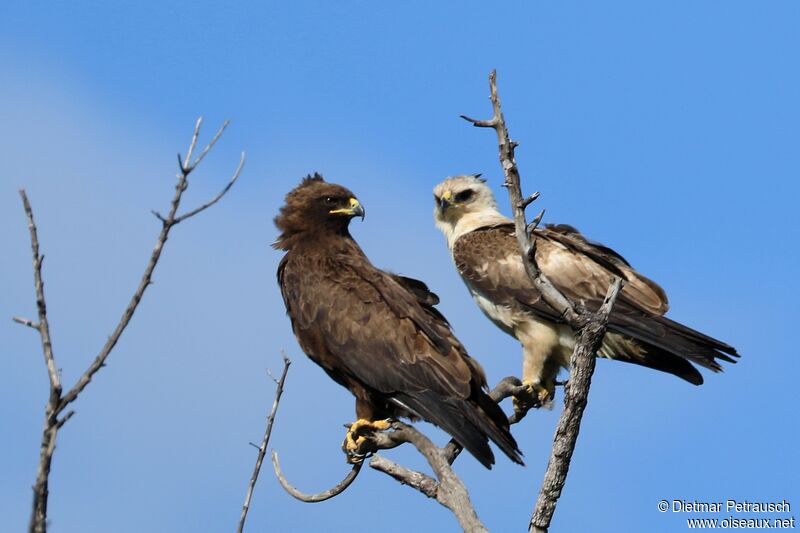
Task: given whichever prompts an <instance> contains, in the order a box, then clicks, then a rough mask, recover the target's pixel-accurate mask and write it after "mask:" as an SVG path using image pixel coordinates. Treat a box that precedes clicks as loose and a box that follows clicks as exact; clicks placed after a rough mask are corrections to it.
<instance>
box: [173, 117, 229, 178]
mask: <svg viewBox="0 0 800 533" xmlns="http://www.w3.org/2000/svg"><path fill="white" fill-rule="evenodd" d="M202 120H203V118H202V117H201V118H199V119H198V120H197V126H196V127H195V136H196V135H197V132H198V131H199V129H200V123H201V122H202ZM230 123H231V122H230V121H229V120H226V121H225V122H223V123H222V126H220V128H219V129H218V130H217V133H216V134H214V137H213V138H212V139H211V142H210V143H208V144H207V145H206V147H205V148H203V151H202V152H200V155H199V156H197V159H195V160H194V163H192V164H191V165H190V166H189V167H188V168H186V173H187V174H188V173H189V172H191V171H192V170H194V169H195V168H197V165H199V164H200V161H202V160H203V159H204V158H205V157H206V155H208V152H210V151H211V149H212V148H214V145H215V144H217V141H218V140H219V138H220V137H222V133H223V132H224V131H225V128H227V127H228V124H230ZM196 140H197V139H196V138H195V139H193V142H192V146H191V147H190V150H193V149H194V145H195V142H196ZM191 155H192V154H191V153H187V154H186V164H189V162H190V160H191ZM184 168H185V167H184Z"/></svg>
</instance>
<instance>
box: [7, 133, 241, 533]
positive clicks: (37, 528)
mask: <svg viewBox="0 0 800 533" xmlns="http://www.w3.org/2000/svg"><path fill="white" fill-rule="evenodd" d="M201 124H202V119H198V121H197V123H196V124H195V129H194V133H193V135H192V141H191V143H190V145H189V150H188V151H187V157H186V160H187V161H189V160H190V159H191V155H192V152H193V151H194V149H195V146H196V144H197V139H198V137H199V135H200V125H201ZM225 126H227V122H226V123H225V124H224V125H223V127H222V128H220V130H219V131H218V132H217V134H216V135H215V136H214V138H213V139H212V141H211V142H210V143H209V144H208V145H207V146H206V148H205V149H204V150H203V152H202V153H201V155H200V157H198V158H197V159H196V160H195V162H194V163H193V164H192V165H191V166H185V165H184V164H183V162H181V164H180V169H179V173H178V183H177V184H176V186H175V194H174V196H173V198H172V202H171V204H170V210H169V214H168V215H167V216H166V217H164V216H162V215H160V214H158V213H155V212H154V214H155V215H156V216H157V217H158V219H159V220H160V221H161V232H160V233H159V236H158V239H157V240H156V245H155V247H154V248H153V251H152V253H151V254H150V260H149V262H148V263H147V266H146V267H145V271H144V274H143V275H142V278H141V280H140V282H139V286H138V287H137V288H136V290H135V291H134V293H133V296H132V298H131V300H130V302H129V303H128V306H127V307H126V308H125V311H124V312H123V314H122V318H120V320H119V322H118V323H117V326H116V327H115V328H114V331H113V332H112V334H111V335H110V336H109V337H108V340H107V341H106V343H105V344H104V345H103V347H102V348H101V350H100V353H98V355H97V356H96V357H95V359H94V361H92V363H91V364H90V365H89V367H88V368H87V369H86V371H85V372H84V373H83V374H82V375H81V376H80V377H79V378H78V380H77V381H76V383H75V384H74V385H73V386H72V388H70V389H69V390H68V391H67V393H66V394H63V395H62V385H61V378H60V376H59V372H58V369H57V366H56V362H55V356H54V355H53V346H52V341H51V338H50V326H49V323H48V321H47V306H46V303H45V297H44V282H43V281H42V262H43V261H44V256H43V255H41V254H40V253H39V237H38V232H37V229H36V224H35V223H34V219H33V210H32V208H31V205H30V202H29V201H28V196H27V194H26V193H25V191H24V190H22V191H20V196H21V198H22V204H23V207H24V209H25V215H26V217H27V219H28V229H29V232H30V239H31V251H32V254H33V273H34V285H35V290H36V307H37V310H38V318H39V320H38V322H33V321H32V320H29V319H25V318H20V317H14V319H13V320H14V321H15V322H17V323H19V324H22V325H24V326H27V327H30V328H33V329H35V330H37V331H38V332H39V335H40V337H41V340H42V353H43V354H44V359H45V365H46V367H47V374H48V377H49V380H50V395H49V399H48V402H47V406H46V408H45V421H44V429H43V431H42V443H41V450H40V454H39V464H38V467H37V474H36V482H35V484H34V486H33V506H32V514H31V521H30V526H29V530H30V531H31V532H32V533H44V532H45V531H46V529H47V500H48V496H49V489H48V485H49V477H50V469H51V465H52V460H53V453H54V451H55V447H56V439H57V436H58V430H59V429H61V427H63V425H64V424H65V423H66V422H67V421H68V420H69V419H70V418H71V417H72V415H73V414H74V411H71V410H70V411H67V412H66V413H65V414H64V415H63V416H61V417H60V418H59V415H60V414H61V413H62V412H64V410H65V409H66V408H67V407H68V406H69V405H70V404H71V403H72V402H74V401H75V400H76V399H77V398H78V396H79V395H80V393H81V392H82V391H83V390H84V389H85V388H86V387H87V385H89V383H90V382H91V380H92V378H93V377H94V375H95V374H96V373H97V372H98V371H99V370H100V369H101V368H103V367H104V366H105V364H106V360H107V359H108V356H109V355H110V354H111V351H112V350H113V349H114V346H116V344H117V341H119V338H120V336H121V335H122V332H123V331H125V328H127V326H128V324H129V323H130V321H131V318H132V317H133V314H134V312H135V311H136V309H137V307H138V306H139V302H141V300H142V297H143V296H144V293H145V291H146V290H147V287H149V286H150V285H151V284H152V280H151V278H152V275H153V271H154V270H155V268H156V265H157V264H158V260H159V258H160V257H161V253H162V251H163V248H164V245H165V243H166V241H167V238H168V236H169V232H170V230H171V229H172V228H173V227H174V226H175V225H176V224H178V223H179V222H181V221H183V220H186V219H187V218H190V217H191V216H194V215H196V214H197V213H199V212H201V211H203V210H204V209H206V208H207V207H210V206H211V205H213V204H214V203H216V202H217V201H219V200H220V198H222V196H224V195H225V193H227V192H228V190H229V189H230V188H231V186H232V185H233V183H234V182H235V181H236V179H237V178H238V177H239V174H240V172H241V170H242V165H243V164H244V154H242V159H241V161H240V162H239V166H238V167H237V169H236V172H235V173H234V177H233V179H232V180H231V181H230V183H229V184H228V185H227V186H226V187H225V188H224V189H223V191H222V192H221V193H220V194H218V195H217V196H216V197H214V198H213V199H212V200H211V201H210V202H208V203H207V204H205V205H203V206H201V207H200V208H197V209H193V210H192V211H189V212H188V213H187V214H185V215H182V216H180V217H178V216H177V212H178V208H179V206H180V203H181V198H182V195H183V192H184V191H185V190H186V188H187V186H188V181H187V178H188V176H189V173H190V172H191V171H192V170H194V169H195V168H196V166H197V165H198V164H199V163H200V161H201V160H202V159H203V157H205V155H206V154H207V153H208V151H209V150H210V149H211V147H213V145H214V143H216V141H217V140H218V139H219V136H220V135H221V134H222V131H223V130H224V128H225ZM178 159H179V160H180V157H178Z"/></svg>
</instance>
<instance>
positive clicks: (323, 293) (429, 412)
mask: <svg viewBox="0 0 800 533" xmlns="http://www.w3.org/2000/svg"><path fill="white" fill-rule="evenodd" d="M290 255H291V258H290V259H286V258H285V259H284V261H283V262H282V263H281V267H280V268H279V282H280V285H281V292H282V294H283V297H284V301H285V302H286V307H287V311H288V314H289V315H290V317H291V318H292V323H293V328H294V331H295V334H296V336H297V338H298V341H299V342H300V344H301V346H302V347H303V350H304V351H305V352H306V353H307V354H308V355H309V356H310V357H311V358H312V359H313V360H314V361H315V362H317V363H318V364H320V365H321V366H322V367H323V368H325V369H326V371H328V373H329V374H331V375H332V377H334V379H336V380H337V381H339V382H340V383H342V384H344V385H346V386H350V384H351V382H356V383H358V384H360V385H362V386H364V387H366V389H367V390H368V391H372V392H373V393H375V394H380V395H384V396H385V397H387V398H388V399H389V400H391V401H393V402H395V403H397V404H399V405H400V406H402V407H403V408H405V409H409V410H411V411H412V412H413V413H414V414H416V415H417V416H421V417H422V418H424V419H426V420H428V421H430V422H433V423H435V424H437V425H439V426H441V427H442V428H443V429H445V430H446V431H448V432H449V433H450V434H451V435H453V436H454V437H455V438H456V440H458V441H459V443H461V444H462V445H463V446H465V447H466V448H467V449H468V450H469V451H470V452H471V453H473V455H475V456H476V458H478V459H479V460H480V461H481V462H482V463H483V464H484V465H485V466H487V467H490V466H491V464H492V463H493V461H494V458H493V455H492V452H491V449H490V448H489V447H488V444H487V443H486V438H487V437H489V438H491V439H492V440H493V441H495V442H496V443H497V444H498V445H499V446H500V448H501V449H502V450H503V451H504V452H505V453H506V454H507V455H508V456H509V457H510V458H511V459H512V460H514V461H517V462H520V456H519V451H518V449H517V445H516V443H515V442H514V440H513V437H511V434H510V433H509V431H508V422H507V420H506V418H505V415H504V414H503V412H502V410H500V408H499V407H498V406H497V405H496V404H493V407H489V408H488V409H487V408H486V406H484V405H483V404H482V403H481V402H480V401H478V400H480V399H482V397H483V396H486V393H485V392H484V391H483V390H482V389H483V388H484V387H485V386H486V379H485V377H484V374H483V371H482V370H481V369H480V366H479V365H477V363H476V362H475V361H474V360H472V359H471V358H470V357H469V356H468V355H467V353H466V351H465V350H464V348H463V346H462V345H461V344H460V343H459V341H458V339H456V338H455V336H454V335H453V333H452V331H451V330H450V328H449V326H448V324H447V321H446V320H444V317H442V316H441V314H440V313H439V312H438V311H437V310H435V308H434V307H433V302H434V300H437V301H438V299H436V298H435V295H433V293H431V292H430V291H429V290H428V289H427V287H426V286H425V285H424V283H422V282H419V281H416V280H412V279H411V278H403V277H397V276H393V275H390V274H388V273H386V272H383V271H381V270H378V269H376V268H374V267H373V266H372V265H371V264H370V263H369V261H368V260H367V259H366V258H365V257H364V256H363V255H361V251H360V249H359V248H357V246H356V245H355V243H353V246H352V248H351V249H350V250H349V253H347V254H337V256H336V258H335V260H334V259H331V258H330V257H327V256H324V255H318V254H312V253H308V254H299V253H298V254H296V253H293V252H290V253H289V254H287V258H288V257H289V256H290Z"/></svg>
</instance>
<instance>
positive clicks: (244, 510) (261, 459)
mask: <svg viewBox="0 0 800 533" xmlns="http://www.w3.org/2000/svg"><path fill="white" fill-rule="evenodd" d="M282 355H283V372H282V373H281V377H280V379H279V380H278V381H277V382H276V383H277V387H276V389H275V400H274V401H273V402H272V410H271V411H270V413H269V416H268V417H267V427H266V429H265V431H264V438H263V439H261V445H260V446H257V448H258V456H257V458H256V466H255V467H254V468H253V475H252V476H250V483H249V484H248V485H247V494H246V495H245V497H244V505H242V514H241V516H240V517H239V528H238V529H237V530H236V531H237V532H238V533H242V530H243V529H244V521H245V520H246V519H247V511H248V510H249V509H250V499H251V498H252V497H253V490H254V489H255V488H256V481H257V480H258V473H259V472H260V471H261V464H262V463H263V462H264V456H265V455H266V454H267V445H268V444H269V438H270V436H271V435H272V424H273V423H274V422H275V414H276V413H277V412H278V404H279V403H280V401H281V395H282V394H283V386H284V383H286V374H288V373H289V366H290V365H291V364H292V361H291V359H289V358H288V357H286V354H282ZM250 444H253V443H252V442H251V443H250ZM253 446H255V444H253Z"/></svg>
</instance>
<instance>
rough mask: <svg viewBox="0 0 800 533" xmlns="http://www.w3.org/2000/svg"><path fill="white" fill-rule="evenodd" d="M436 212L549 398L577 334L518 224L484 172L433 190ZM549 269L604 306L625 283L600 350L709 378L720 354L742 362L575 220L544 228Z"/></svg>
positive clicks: (539, 235)
mask: <svg viewBox="0 0 800 533" xmlns="http://www.w3.org/2000/svg"><path fill="white" fill-rule="evenodd" d="M433 192H434V197H435V202H436V207H435V209H434V218H435V221H436V225H437V226H438V228H439V229H440V230H441V231H442V232H443V233H444V235H445V237H446V238H447V245H448V247H449V248H450V253H451V255H452V258H453V262H454V263H455V266H456V269H457V270H458V273H459V274H460V275H461V279H462V280H463V281H464V283H465V284H466V285H467V288H468V289H469V292H470V293H471V295H472V297H473V298H474V299H475V301H476V302H477V304H478V306H479V307H480V308H481V310H482V311H483V313H484V314H485V315H486V316H487V317H488V318H489V319H490V320H491V321H492V322H494V324H495V325H497V326H498V327H499V328H500V329H502V330H503V331H505V332H506V333H508V334H510V335H512V336H513V337H515V338H516V339H517V340H519V342H520V343H521V344H522V350H523V366H522V377H523V382H524V383H525V384H526V385H527V386H528V389H529V392H531V393H532V394H533V395H534V403H535V404H538V405H541V404H543V403H546V402H547V401H549V400H550V399H552V397H553V394H554V390H555V379H556V375H557V374H558V372H559V370H560V369H561V368H562V367H568V366H569V360H570V355H571V354H572V350H573V348H574V346H575V332H574V331H572V329H571V328H570V327H569V326H568V325H567V324H566V323H564V321H563V320H562V319H561V318H560V316H559V314H558V313H557V312H556V311H555V310H553V308H551V307H550V306H549V305H547V304H546V303H545V302H544V300H543V299H542V297H541V294H540V293H539V291H538V290H537V289H536V288H535V287H534V285H533V284H532V283H531V281H530V279H529V278H528V276H527V274H526V272H525V269H524V266H523V264H522V256H521V255H520V252H519V247H518V244H517V240H516V237H515V235H514V224H513V222H512V221H511V220H510V219H509V218H507V217H505V216H503V215H502V214H500V212H499V211H498V209H497V202H496V201H495V199H494V196H493V194H492V191H491V189H490V188H489V187H488V186H487V185H486V183H485V181H484V180H482V179H480V175H473V176H455V177H451V178H448V179H446V180H445V181H443V182H442V183H440V184H438V185H437V186H436V187H435V188H434V191H433ZM534 235H535V239H536V261H537V262H538V264H539V268H540V269H541V271H542V272H543V273H544V274H545V275H546V276H547V277H548V278H549V279H550V281H551V282H552V283H553V284H554V285H555V286H556V287H557V288H558V289H559V290H560V291H561V292H562V293H563V294H564V295H565V296H567V297H568V298H569V299H570V300H571V301H572V302H577V303H582V304H583V305H585V306H586V307H587V308H588V309H590V310H597V309H598V308H599V306H600V304H601V303H602V301H603V299H604V296H605V293H606V290H607V289H608V286H609V284H610V283H611V281H612V279H613V276H614V275H617V276H620V277H621V278H622V279H624V280H625V285H624V288H623V289H622V291H621V292H620V294H619V297H618V299H617V302H616V304H615V305H614V308H613V310H612V312H611V316H610V318H609V321H608V333H607V334H606V336H605V339H604V340H603V344H602V346H601V347H600V349H599V350H598V355H599V356H601V357H606V358H609V359H616V360H620V361H625V362H628V363H635V364H638V365H642V366H646V367H649V368H653V369H656V370H661V371H662V372H669V373H671V374H674V375H676V376H678V377H680V378H683V379H685V380H686V381H688V382H689V383H693V384H695V385H700V384H701V383H703V377H702V375H701V374H700V372H698V370H697V369H696V368H695V367H694V366H693V365H692V363H695V364H697V365H700V366H703V367H705V368H709V369H711V370H713V371H720V370H721V366H720V364H719V362H718V361H717V359H721V360H724V361H728V362H735V361H734V359H733V358H732V357H731V356H735V357H738V354H737V353H736V350H735V349H734V348H733V347H732V346H729V345H728V344H725V343H724V342H720V341H718V340H716V339H713V338H711V337H709V336H707V335H704V334H702V333H700V332H698V331H695V330H693V329H691V328H689V327H686V326H684V325H682V324H679V323H677V322H675V321H673V320H670V319H669V318H666V317H665V316H664V313H666V311H667V309H668V308H669V304H668V303H667V295H666V294H665V293H664V290H663V289H662V288H661V287H659V286H658V285H657V284H656V283H654V282H653V281H651V280H649V279H648V278H646V277H644V276H643V275H642V274H640V273H639V272H637V271H636V270H634V268H633V267H632V266H631V265H630V264H629V263H628V262H627V261H626V260H625V259H624V258H623V257H622V256H620V255H619V254H618V253H616V252H615V251H614V250H612V249H610V248H608V247H606V246H603V245H602V244H599V243H597V242H593V241H590V240H588V239H586V238H585V237H584V236H583V235H581V234H580V233H579V232H578V230H576V229H575V228H573V227H571V226H568V225H564V224H561V225H548V226H546V227H544V228H539V229H536V230H535V233H534Z"/></svg>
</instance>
